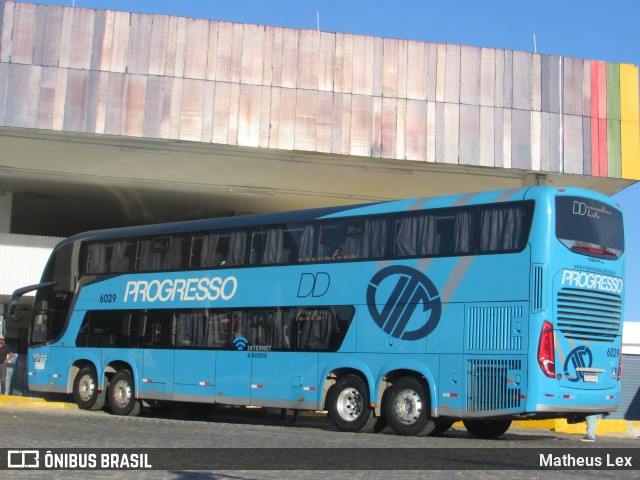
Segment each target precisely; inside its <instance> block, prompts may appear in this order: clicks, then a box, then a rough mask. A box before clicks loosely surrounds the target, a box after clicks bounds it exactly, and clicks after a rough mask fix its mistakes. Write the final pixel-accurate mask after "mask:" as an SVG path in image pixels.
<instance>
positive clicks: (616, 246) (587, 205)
mask: <svg viewBox="0 0 640 480" xmlns="http://www.w3.org/2000/svg"><path fill="white" fill-rule="evenodd" d="M556 236H557V237H558V240H560V241H561V242H562V244H563V245H565V246H566V247H567V248H569V249H570V250H571V251H572V252H575V253H579V254H582V255H588V256H590V257H598V258H604V259H610V260H614V259H616V258H619V257H620V255H622V253H623V252H624V228H623V221H622V213H621V212H620V211H619V210H617V209H615V208H613V207H611V206H610V205H607V204H606V203H602V202H600V201H598V200H592V199H590V198H584V197H574V196H562V197H556Z"/></svg>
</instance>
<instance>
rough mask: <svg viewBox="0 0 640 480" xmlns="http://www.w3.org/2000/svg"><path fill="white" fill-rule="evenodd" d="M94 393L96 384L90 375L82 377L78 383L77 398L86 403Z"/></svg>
mask: <svg viewBox="0 0 640 480" xmlns="http://www.w3.org/2000/svg"><path fill="white" fill-rule="evenodd" d="M95 391H96V384H95V382H94V381H93V377H92V376H91V375H83V376H82V378H80V381H79V382H78V396H79V397H80V400H82V401H83V402H88V401H89V400H91V397H93V394H94V393H95Z"/></svg>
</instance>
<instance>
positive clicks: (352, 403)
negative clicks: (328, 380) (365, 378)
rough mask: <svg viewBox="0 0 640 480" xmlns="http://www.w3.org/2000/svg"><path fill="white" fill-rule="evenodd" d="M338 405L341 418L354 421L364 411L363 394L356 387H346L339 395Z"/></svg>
mask: <svg viewBox="0 0 640 480" xmlns="http://www.w3.org/2000/svg"><path fill="white" fill-rule="evenodd" d="M336 406H337V411H338V415H340V418H342V419H343V420H346V421H348V422H352V421H354V420H355V419H357V418H358V417H359V416H360V414H361V413H362V409H363V403H362V395H360V392H359V391H358V390H356V389H354V388H345V389H344V390H343V391H342V392H340V395H338V400H337V402H336Z"/></svg>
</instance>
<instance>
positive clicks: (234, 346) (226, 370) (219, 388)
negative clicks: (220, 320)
mask: <svg viewBox="0 0 640 480" xmlns="http://www.w3.org/2000/svg"><path fill="white" fill-rule="evenodd" d="M228 315H229V320H230V324H229V328H230V331H231V335H230V344H229V350H219V351H218V352H217V356H216V366H215V371H216V380H215V381H216V383H215V392H216V401H217V402H219V403H223V404H226V405H249V404H250V401H251V393H250V392H251V388H250V384H251V383H250V382H251V358H250V355H248V353H249V352H248V350H247V349H248V347H249V340H248V339H247V334H246V331H247V314H246V312H244V311H233V312H229V313H228Z"/></svg>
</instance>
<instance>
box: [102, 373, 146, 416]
mask: <svg viewBox="0 0 640 480" xmlns="http://www.w3.org/2000/svg"><path fill="white" fill-rule="evenodd" d="M134 392H135V390H134V386H133V376H132V375H131V372H129V371H128V370H120V371H119V372H117V373H116V374H115V375H114V376H113V378H111V382H110V384H109V408H111V411H112V412H113V413H115V414H116V415H126V416H130V417H135V416H136V415H138V414H139V413H140V402H139V401H138V400H136V398H135V393H134Z"/></svg>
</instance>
